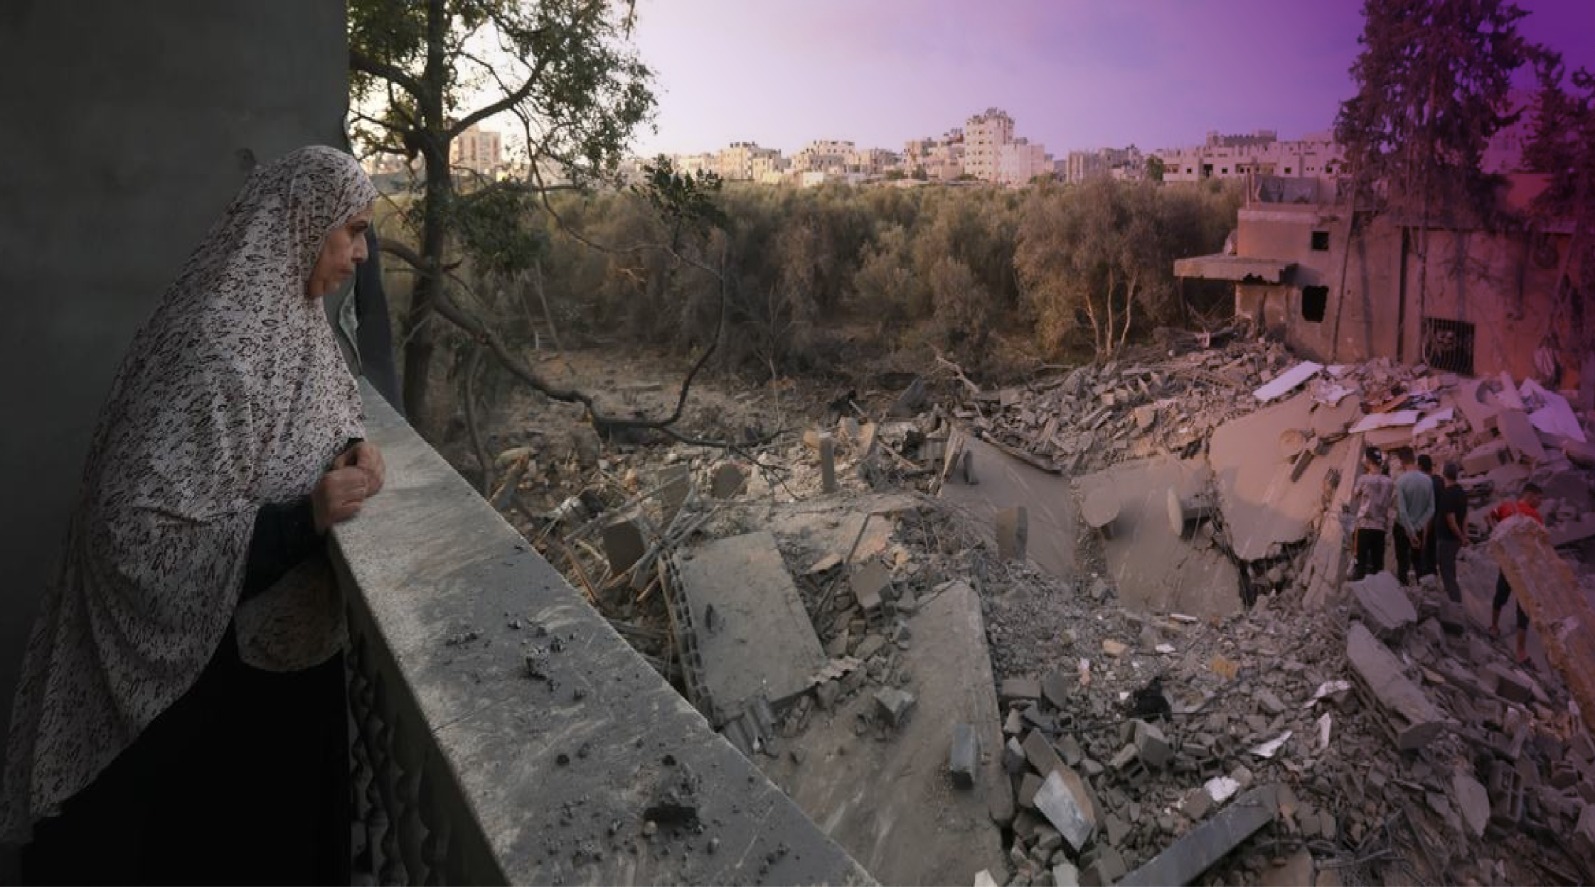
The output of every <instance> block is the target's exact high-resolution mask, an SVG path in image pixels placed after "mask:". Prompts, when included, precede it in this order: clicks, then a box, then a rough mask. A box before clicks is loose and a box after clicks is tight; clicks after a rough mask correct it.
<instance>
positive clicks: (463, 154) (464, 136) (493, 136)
mask: <svg viewBox="0 0 1595 887" xmlns="http://www.w3.org/2000/svg"><path fill="white" fill-rule="evenodd" d="M503 161H504V141H503V136H501V135H499V134H498V133H496V132H492V131H491V130H485V129H481V128H479V127H477V126H476V125H475V124H473V125H471V126H468V127H466V129H465V131H464V132H462V133H460V134H459V135H457V136H455V137H454V141H453V142H452V143H451V144H450V145H449V166H451V167H453V168H454V169H456V170H461V169H468V170H471V171H472V172H474V173H476V174H478V175H483V176H489V177H491V176H493V175H494V174H495V173H497V172H498V168H499V166H500V164H502V163H503Z"/></svg>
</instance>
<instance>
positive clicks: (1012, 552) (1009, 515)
mask: <svg viewBox="0 0 1595 887" xmlns="http://www.w3.org/2000/svg"><path fill="white" fill-rule="evenodd" d="M996 532H997V556H998V557H1000V558H1002V559H1003V560H1005V561H1023V560H1024V559H1025V549H1026V547H1027V546H1028V543H1029V541H1030V515H1029V513H1028V512H1027V511H1026V510H1025V507H1024V506H1022V505H1021V506H1017V507H1014V508H1004V509H1003V510H1002V511H999V512H997V520H996Z"/></svg>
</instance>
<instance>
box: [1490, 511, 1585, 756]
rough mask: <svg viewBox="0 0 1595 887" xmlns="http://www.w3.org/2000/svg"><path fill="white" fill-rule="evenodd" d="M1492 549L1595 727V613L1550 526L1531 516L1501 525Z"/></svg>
mask: <svg viewBox="0 0 1595 887" xmlns="http://www.w3.org/2000/svg"><path fill="white" fill-rule="evenodd" d="M1490 553H1491V554H1493V555H1495V560H1496V562H1497V563H1499V564H1500V565H1501V571H1502V572H1503V573H1505V574H1506V580H1507V581H1508V582H1510V583H1511V585H1512V594H1513V596H1514V597H1515V598H1517V603H1518V606H1520V607H1522V608H1523V612H1525V613H1527V614H1528V616H1529V622H1530V624H1532V625H1533V626H1534V629H1535V630H1536V631H1538V632H1539V634H1540V640H1541V642H1542V643H1544V644H1545V658H1546V659H1548V660H1550V663H1551V667H1552V668H1555V669H1556V670H1557V671H1558V672H1560V673H1561V675H1562V679H1563V680H1564V681H1566V682H1567V687H1568V689H1569V690H1570V691H1571V692H1572V694H1573V699H1574V700H1576V701H1577V702H1578V709H1579V711H1580V712H1582V713H1583V716H1584V723H1585V725H1586V726H1588V727H1589V728H1590V729H1592V730H1595V631H1592V629H1595V613H1591V611H1590V605H1589V601H1588V599H1587V598H1586V597H1585V596H1584V591H1583V589H1581V588H1580V587H1579V584H1578V581H1577V580H1576V579H1574V578H1573V570H1572V568H1571V567H1570V566H1568V564H1567V561H1565V560H1563V559H1562V558H1561V556H1560V555H1558V554H1557V553H1556V549H1554V548H1552V547H1551V543H1550V538H1549V536H1548V535H1547V533H1546V531H1545V528H1544V527H1542V526H1540V525H1539V524H1538V523H1536V522H1535V521H1533V520H1531V519H1529V518H1525V517H1514V518H1511V519H1509V520H1507V521H1506V522H1505V523H1503V524H1501V526H1499V527H1497V528H1496V532H1495V535H1494V536H1493V537H1491V539H1490Z"/></svg>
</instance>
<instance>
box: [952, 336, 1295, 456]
mask: <svg viewBox="0 0 1595 887" xmlns="http://www.w3.org/2000/svg"><path fill="white" fill-rule="evenodd" d="M1146 357H1147V358H1149V359H1141V360H1110V361H1108V362H1107V363H1105V364H1103V365H1101V366H1093V365H1086V366H1081V367H1077V368H1075V369H1073V370H1071V371H1070V372H1069V373H1067V374H1066V375H1061V376H1056V377H1053V378H1049V379H1046V380H1042V381H1038V382H1033V383H1031V384H1029V385H1026V386H1024V387H1019V388H1002V389H999V390H996V391H983V392H979V393H975V394H972V395H970V396H969V397H967V398H966V399H965V400H964V402H963V403H962V404H961V405H960V406H958V407H957V408H955V409H954V410H953V416H954V417H955V418H957V419H959V420H961V421H964V422H967V423H968V424H969V425H970V426H971V427H972V428H974V429H975V430H976V431H977V432H979V433H980V434H981V435H982V436H984V437H986V438H987V439H989V440H991V441H993V442H994V443H997V444H1000V445H1002V446H1004V447H1006V448H1010V449H1011V450H1012V451H1013V453H1014V454H1015V455H1016V456H1019V457H1020V458H1026V459H1027V460H1029V461H1031V462H1032V464H1035V465H1037V467H1041V468H1043V469H1045V470H1049V471H1055V472H1061V473H1065V474H1071V475H1073V474H1080V473H1085V472H1089V471H1099V470H1101V469H1103V468H1105V467H1107V466H1109V465H1112V464H1114V463H1117V462H1122V461H1125V460H1128V459H1141V458H1146V457H1148V456H1153V455H1157V454H1160V453H1173V454H1176V455H1181V456H1186V457H1188V456H1191V455H1194V454H1195V453H1196V452H1198V451H1200V449H1201V447H1202V445H1203V443H1204V442H1205V441H1206V439H1207V437H1208V435H1209V434H1210V433H1211V432H1212V431H1213V429H1215V428H1217V427H1218V426H1219V425H1221V424H1222V423H1223V422H1225V421H1226V420H1228V419H1231V418H1233V417H1235V416H1237V415H1241V414H1243V413H1245V412H1248V411H1249V405H1248V403H1247V401H1248V400H1250V398H1249V395H1250V394H1251V391H1252V389H1253V388H1255V387H1256V386H1257V385H1259V384H1261V380H1262V379H1263V378H1264V377H1265V376H1267V375H1269V374H1270V373H1271V372H1272V371H1277V370H1279V369H1282V368H1283V367H1284V366H1285V365H1287V364H1288V363H1289V362H1290V360H1291V358H1290V355H1289V354H1288V352H1286V351H1285V349H1284V347H1283V346H1281V345H1277V344H1259V343H1257V342H1255V341H1238V340H1237V341H1231V342H1230V343H1229V344H1228V345H1226V346H1225V347H1223V348H1216V349H1211V350H1200V351H1192V352H1188V353H1185V354H1182V355H1178V356H1175V357H1172V358H1165V359H1162V360H1158V359H1157V356H1156V355H1148V356H1146Z"/></svg>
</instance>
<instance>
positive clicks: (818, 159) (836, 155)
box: [792, 139, 858, 175]
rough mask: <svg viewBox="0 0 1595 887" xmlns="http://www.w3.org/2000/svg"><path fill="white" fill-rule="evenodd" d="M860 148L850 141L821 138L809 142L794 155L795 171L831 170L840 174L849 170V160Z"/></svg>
mask: <svg viewBox="0 0 1595 887" xmlns="http://www.w3.org/2000/svg"><path fill="white" fill-rule="evenodd" d="M857 150H858V146H857V145H854V144H853V143H852V142H850V141H842V140H837V139H821V140H818V141H813V142H809V143H808V144H807V145H804V146H803V149H802V150H800V151H798V152H797V153H796V154H793V155H792V170H793V171H794V172H800V173H802V172H829V173H836V174H838V175H840V174H842V173H845V172H847V160H848V158H849V157H850V156H852V155H853V154H854V152H856V151H857Z"/></svg>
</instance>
